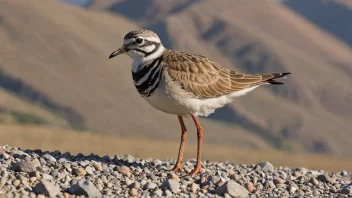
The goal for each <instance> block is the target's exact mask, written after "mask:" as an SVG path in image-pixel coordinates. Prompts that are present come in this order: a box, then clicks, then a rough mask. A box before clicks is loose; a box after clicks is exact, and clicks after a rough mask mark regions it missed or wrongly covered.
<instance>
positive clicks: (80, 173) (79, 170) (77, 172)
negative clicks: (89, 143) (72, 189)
mask: <svg viewBox="0 0 352 198" xmlns="http://www.w3.org/2000/svg"><path fill="white" fill-rule="evenodd" d="M73 174H74V175H76V176H85V175H86V174H87V171H86V170H84V169H83V168H75V169H73Z"/></svg>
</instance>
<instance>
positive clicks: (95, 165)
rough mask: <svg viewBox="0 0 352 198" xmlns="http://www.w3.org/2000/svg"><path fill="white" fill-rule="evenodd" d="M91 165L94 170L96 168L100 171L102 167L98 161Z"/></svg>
mask: <svg viewBox="0 0 352 198" xmlns="http://www.w3.org/2000/svg"><path fill="white" fill-rule="evenodd" d="M93 167H94V168H95V170H97V171H102V170H103V167H102V166H101V164H100V163H98V162H95V163H94V164H93Z"/></svg>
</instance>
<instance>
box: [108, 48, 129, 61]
mask: <svg viewBox="0 0 352 198" xmlns="http://www.w3.org/2000/svg"><path fill="white" fill-rule="evenodd" d="M125 52H127V48H126V47H125V46H122V47H120V48H119V49H118V50H116V51H114V52H113V53H111V54H110V56H109V59H111V58H114V57H115V56H117V55H120V54H123V53H125Z"/></svg>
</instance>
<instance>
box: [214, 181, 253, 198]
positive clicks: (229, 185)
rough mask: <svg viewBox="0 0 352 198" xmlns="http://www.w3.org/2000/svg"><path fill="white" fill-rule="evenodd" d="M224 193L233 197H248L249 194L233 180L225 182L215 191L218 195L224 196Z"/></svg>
mask: <svg viewBox="0 0 352 198" xmlns="http://www.w3.org/2000/svg"><path fill="white" fill-rule="evenodd" d="M225 193H227V194H229V195H231V196H233V197H248V194H249V192H248V190H247V189H246V188H244V187H243V186H241V185H240V184H238V183H236V182H235V181H233V180H229V181H227V182H225V183H224V184H223V185H222V186H220V187H218V188H217V189H216V194H218V195H224V194H225Z"/></svg>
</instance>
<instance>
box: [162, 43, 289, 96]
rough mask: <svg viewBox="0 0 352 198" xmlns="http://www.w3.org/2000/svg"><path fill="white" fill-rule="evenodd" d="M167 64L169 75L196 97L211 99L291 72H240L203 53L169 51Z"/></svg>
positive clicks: (268, 82)
mask: <svg viewBox="0 0 352 198" xmlns="http://www.w3.org/2000/svg"><path fill="white" fill-rule="evenodd" d="M163 62H164V67H165V69H166V70H167V71H168V73H169V75H170V77H171V78H172V79H173V80H174V81H177V82H178V83H179V84H180V85H181V87H182V88H183V89H184V90H185V91H187V92H189V93H192V94H193V95H194V96H195V97H197V98H212V97H218V96H222V95H226V94H230V93H232V92H235V91H240V90H243V89H245V88H249V87H252V86H257V85H262V84H280V82H277V81H274V79H276V78H280V77H282V76H284V75H287V74H289V73H274V74H241V73H237V72H235V71H231V70H229V69H226V68H224V67H221V66H220V65H219V64H217V63H215V62H213V61H211V60H209V59H208V58H206V57H204V56H200V55H193V54H188V53H185V52H178V51H171V50H166V51H165V52H164V57H163Z"/></svg>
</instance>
